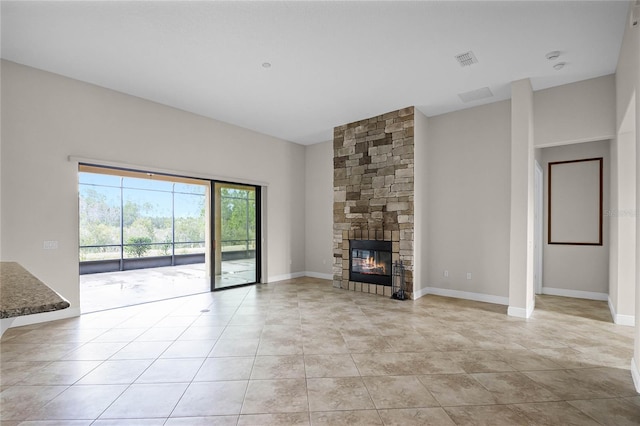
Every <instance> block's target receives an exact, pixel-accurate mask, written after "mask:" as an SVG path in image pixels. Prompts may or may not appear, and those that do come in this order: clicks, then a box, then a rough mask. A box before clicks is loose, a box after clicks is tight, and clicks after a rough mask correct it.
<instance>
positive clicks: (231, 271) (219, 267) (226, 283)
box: [211, 182, 260, 289]
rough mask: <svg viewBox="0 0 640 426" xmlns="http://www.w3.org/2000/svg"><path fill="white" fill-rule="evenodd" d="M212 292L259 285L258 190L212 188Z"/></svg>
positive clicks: (229, 185)
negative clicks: (213, 254) (213, 259)
mask: <svg viewBox="0 0 640 426" xmlns="http://www.w3.org/2000/svg"><path fill="white" fill-rule="evenodd" d="M213 193H214V197H213V200H212V201H213V208H212V210H213V212H214V215H213V228H214V232H213V235H214V251H215V261H214V262H213V269H214V271H213V272H214V273H213V275H214V276H215V280H214V279H212V280H211V282H212V287H213V289H221V288H227V287H234V286H238V285H245V284H252V283H257V282H260V241H259V239H260V220H259V218H260V188H259V187H256V186H250V185H239V184H233V183H223V182H215V183H214V185H213Z"/></svg>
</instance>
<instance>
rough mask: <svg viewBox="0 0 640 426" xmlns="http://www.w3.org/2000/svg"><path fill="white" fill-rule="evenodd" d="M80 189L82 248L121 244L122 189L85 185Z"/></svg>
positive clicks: (80, 186)
mask: <svg viewBox="0 0 640 426" xmlns="http://www.w3.org/2000/svg"><path fill="white" fill-rule="evenodd" d="M78 189H79V194H80V199H79V216H80V246H81V247H82V246H104V245H109V244H120V189H119V188H112V187H106V186H93V185H84V184H81V185H79V187H78ZM88 260H91V259H88Z"/></svg>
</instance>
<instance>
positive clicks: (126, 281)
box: [80, 259, 256, 313]
mask: <svg viewBox="0 0 640 426" xmlns="http://www.w3.org/2000/svg"><path fill="white" fill-rule="evenodd" d="M255 267H256V265H255V260H254V259H242V260H230V261H223V262H222V274H221V275H217V276H216V277H215V288H225V287H232V286H235V285H240V284H248V283H252V282H254V281H255ZM209 291H211V279H210V277H208V276H207V274H206V269H205V264H204V263H199V264H194V265H182V266H167V267H161V268H150V269H137V270H132V271H121V272H105V273H99V274H87V275H80V307H81V309H82V312H83V313H87V312H96V311H102V310H106V309H113V308H119V307H123V306H131V305H138V304H141V303H148V302H155V301H158V300H164V299H171V298H174V297H181V296H188V295H192V294H198V293H206V292H209Z"/></svg>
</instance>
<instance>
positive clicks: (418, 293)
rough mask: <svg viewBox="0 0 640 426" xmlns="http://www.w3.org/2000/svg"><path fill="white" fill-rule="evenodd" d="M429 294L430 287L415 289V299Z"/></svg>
mask: <svg viewBox="0 0 640 426" xmlns="http://www.w3.org/2000/svg"><path fill="white" fill-rule="evenodd" d="M427 294H429V287H422V288H420V289H418V290H416V289H415V288H414V289H413V300H416V299H420V298H421V297H422V296H426V295H427Z"/></svg>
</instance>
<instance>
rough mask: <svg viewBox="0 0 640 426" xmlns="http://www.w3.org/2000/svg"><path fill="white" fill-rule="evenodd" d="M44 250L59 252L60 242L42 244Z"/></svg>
mask: <svg viewBox="0 0 640 426" xmlns="http://www.w3.org/2000/svg"><path fill="white" fill-rule="evenodd" d="M42 248H43V249H44V250H57V249H58V242H57V241H45V242H43V243H42Z"/></svg>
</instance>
